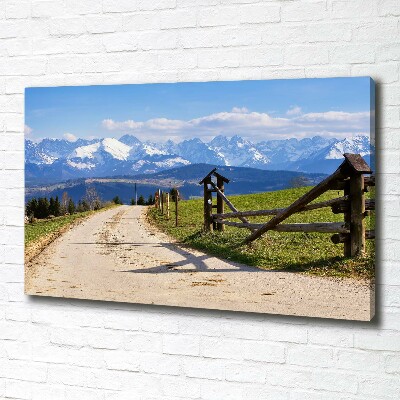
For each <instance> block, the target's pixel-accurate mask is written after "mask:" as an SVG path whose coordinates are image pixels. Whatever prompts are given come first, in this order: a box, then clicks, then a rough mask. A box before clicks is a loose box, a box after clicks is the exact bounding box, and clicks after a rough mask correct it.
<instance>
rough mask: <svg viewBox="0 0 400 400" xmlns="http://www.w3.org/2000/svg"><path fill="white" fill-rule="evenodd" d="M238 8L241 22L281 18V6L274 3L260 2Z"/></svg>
mask: <svg viewBox="0 0 400 400" xmlns="http://www.w3.org/2000/svg"><path fill="white" fill-rule="evenodd" d="M238 10H239V15H240V17H239V20H240V22H241V23H248V24H261V23H270V22H279V21H280V20H281V12H280V11H281V7H280V6H279V5H276V4H268V3H262V2H261V3H257V4H252V5H245V6H242V7H240V8H238Z"/></svg>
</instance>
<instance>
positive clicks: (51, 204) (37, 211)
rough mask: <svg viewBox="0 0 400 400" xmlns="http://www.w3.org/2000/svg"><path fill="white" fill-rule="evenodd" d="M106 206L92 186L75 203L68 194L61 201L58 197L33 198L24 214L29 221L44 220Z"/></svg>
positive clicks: (27, 204) (64, 194) (65, 193)
mask: <svg viewBox="0 0 400 400" xmlns="http://www.w3.org/2000/svg"><path fill="white" fill-rule="evenodd" d="M108 204H109V203H108ZM106 205H107V203H105V202H103V201H102V200H101V198H100V196H99V195H98V193H97V191H96V189H95V188H94V187H93V186H90V187H88V188H87V189H86V193H85V195H84V196H83V198H82V199H81V200H79V201H78V202H77V203H75V202H74V201H73V199H72V198H71V197H69V195H68V192H64V193H63V195H62V197H61V200H60V199H59V197H58V196H55V197H50V198H47V197H38V198H36V197H33V198H32V199H30V200H29V201H28V202H27V203H26V206H25V214H26V216H27V217H28V218H29V219H33V218H37V219H44V218H51V217H60V216H62V215H67V214H74V213H79V212H85V211H91V210H99V209H101V208H103V207H105V206H106Z"/></svg>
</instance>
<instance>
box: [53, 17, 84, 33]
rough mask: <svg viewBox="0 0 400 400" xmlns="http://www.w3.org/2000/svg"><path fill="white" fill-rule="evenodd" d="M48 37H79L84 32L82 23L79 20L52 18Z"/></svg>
mask: <svg viewBox="0 0 400 400" xmlns="http://www.w3.org/2000/svg"><path fill="white" fill-rule="evenodd" d="M49 30H50V35H58V36H63V35H80V34H82V33H85V32H86V27H85V24H84V21H83V20H82V19H81V18H73V17H66V18H60V17H59V18H54V19H53V18H52V19H51V20H50V23H49Z"/></svg>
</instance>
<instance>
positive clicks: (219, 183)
mask: <svg viewBox="0 0 400 400" xmlns="http://www.w3.org/2000/svg"><path fill="white" fill-rule="evenodd" d="M217 187H218V189H219V190H220V191H221V193H224V181H223V179H222V178H221V177H220V176H217ZM217 213H218V214H223V213H224V200H223V198H222V197H221V196H217ZM217 230H218V231H223V230H225V225H224V224H221V223H220V222H218V223H217Z"/></svg>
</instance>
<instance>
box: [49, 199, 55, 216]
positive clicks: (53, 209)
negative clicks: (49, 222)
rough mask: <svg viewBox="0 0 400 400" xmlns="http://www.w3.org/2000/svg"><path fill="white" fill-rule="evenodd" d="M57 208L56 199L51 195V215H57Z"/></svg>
mask: <svg viewBox="0 0 400 400" xmlns="http://www.w3.org/2000/svg"><path fill="white" fill-rule="evenodd" d="M55 212H56V209H55V201H54V198H53V197H50V203H49V214H50V215H56V214H55Z"/></svg>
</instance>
